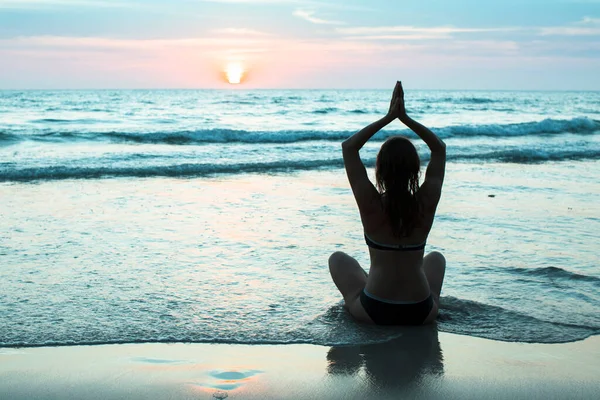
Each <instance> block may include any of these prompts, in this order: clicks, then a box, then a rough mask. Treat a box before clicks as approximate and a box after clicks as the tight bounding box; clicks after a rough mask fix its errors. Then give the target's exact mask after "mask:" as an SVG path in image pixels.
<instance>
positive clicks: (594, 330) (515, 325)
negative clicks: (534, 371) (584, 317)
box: [438, 296, 600, 343]
mask: <svg viewBox="0 0 600 400" xmlns="http://www.w3.org/2000/svg"><path fill="white" fill-rule="evenodd" d="M440 305H441V307H440V315H439V317H438V327H439V329H440V330H441V331H444V332H449V333H457V334H461V335H470V336H478V337H483V338H487V339H493V340H501V341H506V342H524V343H565V342H573V341H577V340H582V339H585V338H587V337H589V336H592V335H598V334H600V327H590V326H585V325H576V324H566V323H560V322H551V321H543V320H541V319H538V318H535V317H532V316H529V315H526V314H523V313H520V312H517V311H511V310H507V309H505V308H502V307H498V306H493V305H489V304H483V303H479V302H476V301H471V300H463V299H458V298H455V297H451V296H446V297H442V298H441V300H440Z"/></svg>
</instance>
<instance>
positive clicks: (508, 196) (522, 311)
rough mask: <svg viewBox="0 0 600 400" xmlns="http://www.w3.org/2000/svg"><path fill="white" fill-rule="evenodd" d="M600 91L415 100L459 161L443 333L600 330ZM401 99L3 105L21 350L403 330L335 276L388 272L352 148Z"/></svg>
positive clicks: (333, 337)
mask: <svg viewBox="0 0 600 400" xmlns="http://www.w3.org/2000/svg"><path fill="white" fill-rule="evenodd" d="M207 93H208V94H207ZM209 95H210V96H209ZM598 96H599V94H598V93H542V94H539V93H533V92H532V93H526V92H524V93H511V92H419V93H417V94H415V97H414V99H413V100H414V104H415V107H414V108H415V109H416V110H417V112H416V113H417V114H419V113H422V114H423V119H424V120H425V122H427V123H430V124H432V126H437V127H438V128H437V129H436V131H437V132H438V133H440V134H441V136H443V137H445V141H446V142H447V144H448V153H449V160H450V161H449V163H448V168H447V170H448V172H447V178H446V183H445V187H444V193H443V198H442V202H441V203H440V206H439V208H438V215H437V219H436V222H435V224H434V227H433V230H432V233H431V235H430V237H429V240H428V248H427V251H431V250H439V251H442V252H443V253H444V254H445V256H446V258H447V260H448V269H447V273H446V278H445V283H444V287H443V291H442V310H441V315H440V317H439V322H438V323H439V328H440V330H442V331H447V332H454V333H461V334H466V335H474V336H480V337H487V338H492V339H498V340H506V341H524V342H544V343H547V342H564V341H573V340H578V339H582V338H585V337H587V336H590V335H593V334H598V333H600V295H599V293H600V291H599V289H600V267H598V263H597V260H598V257H597V250H596V249H597V242H598V238H599V235H598V232H600V181H599V179H598V176H600V156H599V154H600V122H598V119H599V118H600V112H599V111H598V106H597V104H599V103H598V102H597V100H598ZM198 97H199V99H198ZM387 97H388V95H387V92H381V91H255V92H225V91H223V92H214V91H212V92H210V91H204V92H194V91H189V92H186V91H173V92H168V91H167V92H164V91H149V92H145V91H119V92H111V91H97V92H0V99H1V100H0V110H1V111H2V120H1V121H0V220H1V221H2V224H1V226H0V264H1V268H0V345H2V346H17V345H27V346H39V345H44V344H82V343H121V342H145V341H149V342H154V341H165V342H170V341H193V342H227V343H316V344H327V345H334V344H357V343H371V342H380V341H384V340H387V339H390V338H392V337H395V336H398V335H399V332H398V331H397V330H395V329H394V328H391V329H390V328H381V327H365V326H358V325H356V324H354V323H353V322H352V321H351V320H350V318H349V317H348V315H347V314H346V313H345V312H344V311H343V309H342V308H341V306H340V300H341V298H340V295H339V294H338V293H337V291H336V289H335V286H334V285H333V283H332V282H331V280H330V277H329V273H328V270H327V265H326V264H327V258H328V256H329V254H331V253H332V252H333V251H336V250H342V251H345V252H347V253H349V254H351V255H353V256H355V257H356V258H357V259H358V260H359V261H360V262H361V264H362V265H364V266H365V268H368V253H367V248H366V245H365V244H364V242H363V239H362V233H361V226H360V221H359V218H358V212H357V209H356V205H355V204H354V200H353V198H352V196H351V193H350V190H349V186H348V183H347V180H346V177H345V174H344V171H343V169H341V168H340V166H341V155H340V151H339V149H340V147H339V141H340V140H341V139H342V138H343V137H346V135H348V134H349V132H348V131H349V130H352V129H358V128H359V127H361V126H362V124H364V123H367V122H369V121H371V120H373V119H374V117H375V110H376V108H375V107H379V106H380V105H381V106H383V104H384V102H385V99H387ZM194 99H195V100H194ZM365 99H367V100H371V101H366V100H365ZM25 100H27V101H25ZM151 103H153V104H151ZM322 103H332V105H323V104H322ZM198 104H201V105H202V106H203V107H201V108H198V107H197V106H198ZM517 105H519V106H520V107H521V108H518V107H516V106H517ZM52 107H54V108H55V109H56V110H55V111H52ZM326 107H328V108H329V109H328V110H325V108H326ZM379 108H381V107H379ZM363 109H364V111H361V112H358V111H359V110H363ZM98 110H103V111H98ZM185 110H187V111H185ZM285 110H288V111H287V112H285ZM292 110H294V111H295V112H294V113H292ZM511 110H512V111H511ZM236 111H237V114H236ZM426 112H427V113H426ZM128 113H133V114H132V115H131V116H128ZM88 114H89V115H88ZM92 114H93V115H96V114H98V115H96V116H95V117H93V118H92V117H90V115H92ZM109 114H110V115H109ZM236 115H237V117H236ZM109 116H110V118H109ZM309 116H312V117H309ZM242 117H243V118H242ZM168 118H171V119H172V120H173V121H172V122H171V123H170V124H171V125H170V128H168V129H166V128H164V126H166V125H168V123H167V122H156V120H157V119H163V120H165V121H166V120H167V119H168ZM202 120H206V121H205V123H204V124H201V123H200V122H201V121H202ZM465 121H468V122H469V124H465V123H464V122H465ZM308 123H310V124H312V125H311V127H310V129H306V128H305V127H304V125H305V124H308ZM232 129H235V130H232ZM394 132H396V131H395V130H394V129H391V130H389V131H387V132H384V133H383V134H382V135H380V136H379V137H378V138H376V139H375V140H374V143H370V144H369V145H368V146H366V148H365V150H364V151H363V152H362V155H363V159H365V160H366V162H367V164H369V165H371V164H372V160H373V159H374V157H375V155H376V151H377V148H378V146H379V145H380V143H381V139H383V138H384V137H386V135H389V134H392V133H394ZM419 150H420V152H421V153H422V154H423V155H425V154H426V152H425V149H424V147H423V146H422V145H420V146H419ZM424 159H425V160H426V159H427V158H426V157H424ZM370 173H371V175H372V170H370ZM490 196H493V197H490Z"/></svg>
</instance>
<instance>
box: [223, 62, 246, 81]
mask: <svg viewBox="0 0 600 400" xmlns="http://www.w3.org/2000/svg"><path fill="white" fill-rule="evenodd" d="M244 72H245V71H244V67H243V66H242V64H240V63H230V64H227V67H225V76H226V77H227V82H229V83H231V84H233V85H237V84H239V83H241V82H242V78H243V77H244Z"/></svg>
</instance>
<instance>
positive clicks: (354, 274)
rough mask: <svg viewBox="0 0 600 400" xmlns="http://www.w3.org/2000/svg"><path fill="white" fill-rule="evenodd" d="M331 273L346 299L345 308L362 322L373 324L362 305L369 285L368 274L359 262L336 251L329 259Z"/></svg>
mask: <svg viewBox="0 0 600 400" xmlns="http://www.w3.org/2000/svg"><path fill="white" fill-rule="evenodd" d="M329 273H330V274H331V278H332V279H333V283H335V286H337V288H338V290H339V291H340V293H342V296H343V297H344V307H346V309H347V310H348V311H349V312H350V314H351V315H352V316H353V317H354V318H356V319H357V320H358V321H361V322H370V323H373V321H372V320H371V318H370V317H369V315H368V314H367V312H366V311H365V309H364V308H363V306H362V304H360V293H361V292H362V290H363V289H364V287H365V285H366V284H367V276H368V275H367V273H366V272H365V270H364V269H362V267H361V266H360V264H359V263H358V261H356V260H355V259H354V258H353V257H351V256H349V255H348V254H346V253H344V252H341V251H336V252H335V253H333V254H332V255H331V256H330V257H329Z"/></svg>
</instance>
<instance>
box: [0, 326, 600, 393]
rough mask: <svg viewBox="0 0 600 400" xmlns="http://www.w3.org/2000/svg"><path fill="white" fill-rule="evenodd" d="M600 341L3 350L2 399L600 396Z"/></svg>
mask: <svg viewBox="0 0 600 400" xmlns="http://www.w3.org/2000/svg"><path fill="white" fill-rule="evenodd" d="M598 376H600V336H598V335H595V336H592V337H589V338H587V339H585V340H582V341H577V342H571V343H562V344H525V343H515V342H499V341H494V340H489V339H481V338H475V337H471V336H463V335H457V334H451V333H444V332H438V331H437V330H436V329H415V330H407V331H406V333H405V334H404V335H403V336H402V337H400V338H399V339H395V340H392V341H390V342H387V343H382V344H371V345H363V346H342V347H327V346H319V345H309V344H287V345H283V344H281V345H273V344H264V345H242V344H200V343H169V344H166V343H146V344H144V343H138V344H108V345H91V346H90V345H80V346H58V347H55V346H53V347H35V348H33V347H20V348H12V347H11V348H8V347H3V348H0V398H11V399H25V398H36V399H38V398H40V399H71V398H72V399H76V398H77V399H79V398H82V399H113V398H114V399H117V398H128V399H137V398H140V399H142V398H176V399H179V398H183V399H188V398H189V399H192V398H193V399H198V398H206V399H209V398H225V397H228V398H244V399H246V398H249V399H254V398H256V399H259V398H260V399H265V398H274V399H275V398H276V399H288V398H289V399H305V398H307V399H308V398H311V399H312V398H314V399H321V398H327V399H338V398H339V399H347V398H350V399H352V398H357V399H359V398H377V399H387V398H390V399H391V398H398V397H399V396H404V397H407V398H427V399H429V398H433V399H436V398H444V399H446V398H450V399H454V398H457V399H458V398H461V399H463V398H467V399H469V398H473V399H475V398H478V399H479V398H493V399H496V398H523V399H525V398H527V399H530V398H540V399H541V398H544V399H548V398H555V399H563V398H568V399H579V398H581V399H588V398H593V397H594V393H598V392H599V391H600V380H599V379H598Z"/></svg>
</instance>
